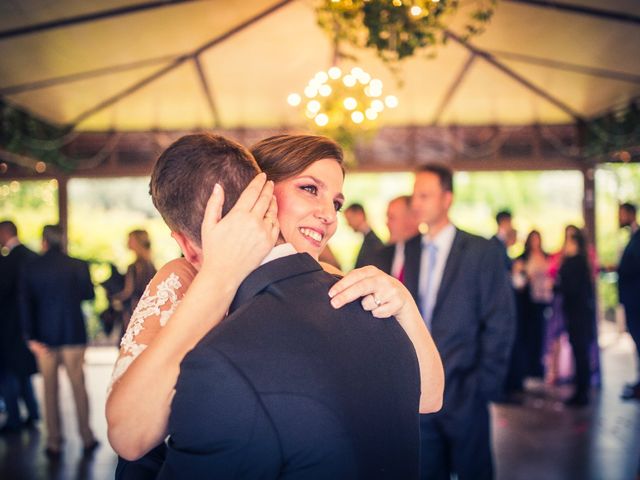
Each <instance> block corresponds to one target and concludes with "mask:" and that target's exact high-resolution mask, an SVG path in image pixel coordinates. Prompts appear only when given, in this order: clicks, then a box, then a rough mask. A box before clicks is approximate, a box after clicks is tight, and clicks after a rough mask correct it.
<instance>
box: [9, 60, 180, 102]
mask: <svg viewBox="0 0 640 480" xmlns="http://www.w3.org/2000/svg"><path fill="white" fill-rule="evenodd" d="M178 57H179V55H163V56H160V57H154V58H148V59H145V60H140V61H137V62H130V63H123V64H121V65H111V66H109V67H103V68H96V69H94V70H87V71H84V72H78V73H72V74H70V75H61V76H59V77H50V78H45V79H43V80H37V81H35V82H27V83H20V84H16V85H9V86H6V87H0V95H15V94H17V93H23V92H28V91H31V90H40V89H42V88H48V87H54V86H56V85H62V84H65V83H71V82H77V81H79V80H86V79H88V78H94V77H101V76H104V75H111V74H113V73H120V72H128V71H130V70H135V69H137V68H143V67H148V66H151V65H158V64H159V63H166V62H171V61H173V60H175V59H176V58H178Z"/></svg>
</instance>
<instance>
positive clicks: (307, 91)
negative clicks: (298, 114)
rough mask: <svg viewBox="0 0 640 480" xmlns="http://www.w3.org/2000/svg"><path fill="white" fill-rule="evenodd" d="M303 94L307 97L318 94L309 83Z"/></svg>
mask: <svg viewBox="0 0 640 480" xmlns="http://www.w3.org/2000/svg"><path fill="white" fill-rule="evenodd" d="M304 94H305V96H306V97H307V98H313V97H315V96H316V95H318V89H317V88H316V87H312V86H311V85H309V86H308V87H306V88H305V89H304Z"/></svg>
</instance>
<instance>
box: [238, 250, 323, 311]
mask: <svg viewBox="0 0 640 480" xmlns="http://www.w3.org/2000/svg"><path fill="white" fill-rule="evenodd" d="M318 270H322V267H321V266H320V264H319V263H318V262H316V261H315V260H314V259H313V258H312V257H311V256H310V255H309V254H307V253H298V254H295V255H288V256H286V257H282V258H278V259H276V260H272V261H270V262H268V263H265V264H264V265H261V266H260V267H258V268H257V269H255V270H254V271H253V272H251V273H250V274H249V276H248V277H247V278H246V279H245V280H244V282H242V283H241V284H240V288H238V292H237V293H236V296H235V298H234V299H233V302H232V303H231V306H230V307H229V314H231V313H232V312H234V311H235V310H237V309H238V308H239V307H240V306H241V305H242V304H243V303H245V302H247V301H248V300H250V299H251V298H253V297H255V296H256V295H258V294H259V293H260V292H262V291H264V290H265V289H267V288H268V287H269V286H270V285H273V284H275V283H277V282H279V281H281V280H284V279H287V278H291V277H295V276H298V275H303V274H305V273H310V272H315V271H318Z"/></svg>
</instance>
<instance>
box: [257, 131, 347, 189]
mask: <svg viewBox="0 0 640 480" xmlns="http://www.w3.org/2000/svg"><path fill="white" fill-rule="evenodd" d="M251 153H252V154H253V156H254V157H255V159H256V161H257V162H258V165H259V166H260V169H261V170H262V171H263V172H265V173H266V174H267V178H268V179H269V180H273V181H274V182H275V183H278V182H281V181H283V180H287V179H288V178H291V177H295V176H296V175H298V174H299V173H300V172H302V171H303V170H305V169H306V168H307V167H308V166H310V165H311V164H312V163H314V162H317V161H318V160H324V159H331V160H335V161H336V162H338V164H339V165H340V168H342V174H343V175H344V155H343V153H342V148H340V145H338V144H337V143H336V142H334V141H333V140H331V139H330V138H327V137H322V136H319V135H275V136H273V137H269V138H265V139H264V140H261V141H259V142H258V143H256V144H255V145H253V147H251Z"/></svg>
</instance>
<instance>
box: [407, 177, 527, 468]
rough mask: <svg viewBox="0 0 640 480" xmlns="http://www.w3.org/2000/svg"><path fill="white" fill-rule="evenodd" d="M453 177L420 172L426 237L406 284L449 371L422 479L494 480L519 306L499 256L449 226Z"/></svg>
mask: <svg viewBox="0 0 640 480" xmlns="http://www.w3.org/2000/svg"><path fill="white" fill-rule="evenodd" d="M452 202H453V172H452V171H451V169H450V168H449V167H447V166H446V165H442V164H427V165H424V166H422V167H421V168H420V169H419V170H418V171H417V172H416V180H415V185H414V192H413V204H412V205H413V208H414V210H415V212H416V214H417V216H418V220H419V221H420V222H423V223H425V224H426V225H427V227H428V232H427V233H426V234H424V235H423V236H422V237H420V236H418V237H415V238H413V239H411V240H409V241H408V242H407V243H406V246H405V270H404V283H405V285H406V286H407V288H408V289H409V291H410V292H411V293H412V295H413V296H414V298H415V299H416V302H417V303H418V305H419V307H420V309H421V312H422V316H423V318H424V320H425V323H426V324H427V327H428V328H429V329H430V331H431V334H432V336H433V339H434V341H435V342H436V346H437V347H438V350H439V352H440V355H441V358H442V361H443V364H444V369H445V395H444V406H443V408H442V410H441V412H439V413H436V414H428V415H421V422H420V423H421V425H420V428H421V478H425V479H426V478H429V479H449V478H450V475H451V474H454V473H455V474H457V477H458V479H460V480H465V479H474V480H482V479H491V478H493V460H492V453H491V435H490V418H489V410H488V403H489V401H491V400H492V399H494V398H496V397H497V396H498V395H499V394H500V392H501V388H502V383H503V380H504V375H505V373H506V368H507V365H508V358H509V353H510V349H511V344H512V340H513V334H514V329H515V305H514V302H513V295H512V292H511V287H510V284H509V280H508V277H507V273H506V272H505V269H504V263H503V257H502V252H500V249H499V248H497V247H496V246H495V245H493V244H492V243H491V242H489V241H488V240H486V239H484V238H481V237H479V236H476V235H471V234H469V233H467V232H464V231H462V230H460V229H458V228H456V227H455V226H454V225H453V224H452V223H451V221H450V219H449V209H450V207H451V204H452Z"/></svg>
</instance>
